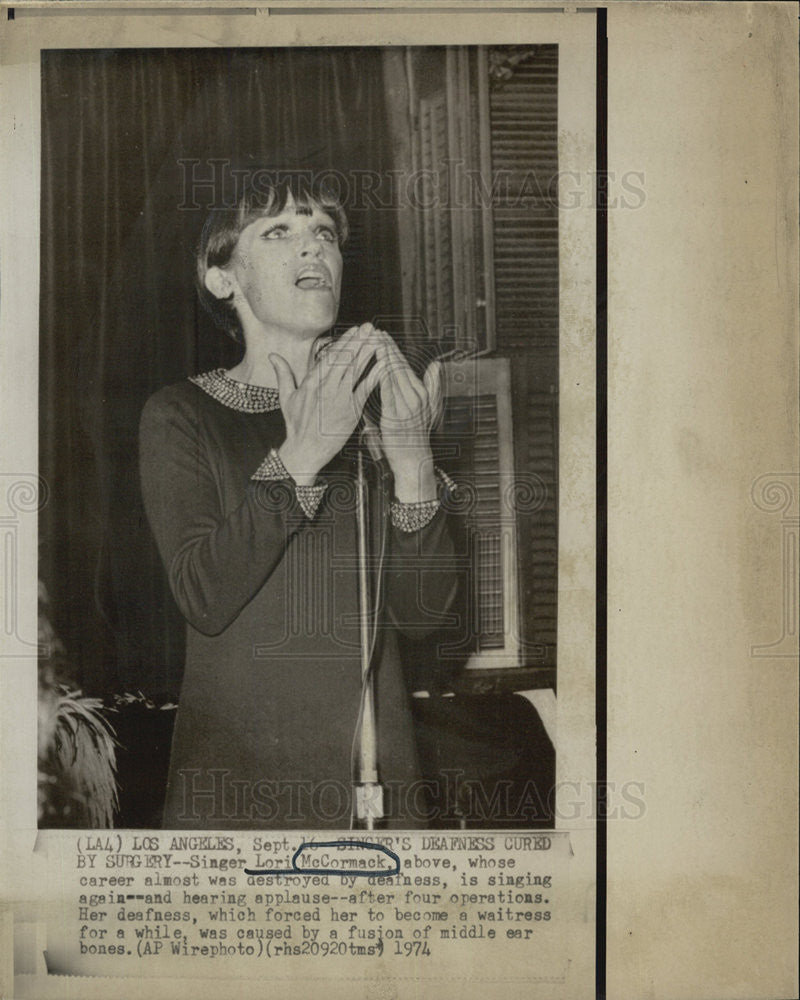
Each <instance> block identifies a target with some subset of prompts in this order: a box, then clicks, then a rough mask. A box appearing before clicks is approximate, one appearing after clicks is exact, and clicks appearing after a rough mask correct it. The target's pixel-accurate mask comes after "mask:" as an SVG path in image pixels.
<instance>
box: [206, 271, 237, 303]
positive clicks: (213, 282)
mask: <svg viewBox="0 0 800 1000" xmlns="http://www.w3.org/2000/svg"><path fill="white" fill-rule="evenodd" d="M204 281H205V286H206V288H207V289H208V290H209V292H211V294H212V295H213V296H214V297H215V298H217V299H229V298H231V296H232V295H233V283H232V282H231V278H230V275H229V274H228V273H227V272H226V271H223V270H222V268H221V267H210V268H209V269H208V270H207V271H206V276H205V278H204Z"/></svg>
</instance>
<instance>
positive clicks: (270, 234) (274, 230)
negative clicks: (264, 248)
mask: <svg viewBox="0 0 800 1000" xmlns="http://www.w3.org/2000/svg"><path fill="white" fill-rule="evenodd" d="M287 231H288V227H287V226H270V228H269V229H268V230H267V231H266V232H265V233H263V238H264V239H265V240H279V239H280V238H281V237H282V236H285V235H286V233H287Z"/></svg>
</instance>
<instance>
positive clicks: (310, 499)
mask: <svg viewBox="0 0 800 1000" xmlns="http://www.w3.org/2000/svg"><path fill="white" fill-rule="evenodd" d="M250 478H251V479H256V480H273V481H274V480H276V479H292V477H291V476H290V475H289V473H288V471H287V469H286V466H285V465H284V464H283V462H282V461H281V456H280V455H279V454H278V453H277V451H276V450H275V449H274V448H272V449H271V451H270V452H269V454H268V455H267V457H266V458H265V459H264V461H263V462H262V463H261V465H259V467H258V468H257V469H256V471H255V472H254V473H253V475H252V476H251V477H250ZM292 482H294V480H292ZM294 492H295V495H296V496H297V502H298V503H299V504H300V506H301V507H302V508H303V513H304V514H305V515H306V517H307V518H308V519H309V520H311V519H312V518H313V517H314V515H315V514H316V513H317V510H318V509H319V505H320V503H321V501H322V497H323V494H324V493H325V485H324V484H323V485H321V486H298V485H297V483H294Z"/></svg>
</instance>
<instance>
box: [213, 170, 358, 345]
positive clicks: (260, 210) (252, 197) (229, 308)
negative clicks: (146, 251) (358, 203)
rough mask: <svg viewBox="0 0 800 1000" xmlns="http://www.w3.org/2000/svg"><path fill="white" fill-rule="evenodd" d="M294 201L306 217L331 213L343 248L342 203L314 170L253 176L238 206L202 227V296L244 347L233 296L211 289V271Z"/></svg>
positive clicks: (222, 209)
mask: <svg viewBox="0 0 800 1000" xmlns="http://www.w3.org/2000/svg"><path fill="white" fill-rule="evenodd" d="M328 173H330V171H328ZM289 195H291V196H292V198H293V200H294V203H295V205H296V206H297V208H298V209H299V210H300V211H301V212H304V211H308V212H310V211H311V210H312V209H313V208H319V209H321V210H322V211H323V212H327V214H328V215H329V216H330V217H331V219H332V220H333V222H334V225H335V227H336V235H337V237H338V240H339V244H340V245H341V244H343V243H344V242H345V240H346V239H347V234H348V231H349V230H348V224H347V216H346V215H345V212H344V208H343V207H342V204H341V201H340V200H339V198H338V196H337V194H336V192H335V191H333V190H332V188H330V187H329V186H327V185H326V184H325V180H324V174H323V175H319V179H317V177H315V175H314V173H313V172H312V171H310V170H305V171H290V172H289V171H287V172H283V171H281V172H279V173H278V172H276V171H268V170H254V171H252V172H251V173H250V174H249V176H248V177H247V179H246V181H245V184H244V186H243V189H242V194H241V196H240V197H239V199H238V201H237V202H236V203H235V204H234V205H226V206H222V207H217V208H213V209H212V210H211V211H210V212H209V214H208V218H207V219H206V221H205V225H204V226H203V231H202V233H201V235H200V243H199V245H198V247H197V255H196V262H197V272H196V282H197V292H198V295H199V296H200V301H201V302H202V303H203V306H204V307H205V309H206V310H207V311H208V312H209V313H210V315H211V317H212V319H213V320H214V322H215V323H216V324H217V326H219V327H221V328H222V329H223V330H224V331H225V332H226V333H228V334H229V335H230V336H231V337H233V339H234V340H235V341H237V343H240V344H242V343H244V331H243V330H242V323H241V320H240V319H239V315H238V313H237V312H236V308H235V306H234V304H233V293H231V295H230V296H229V297H228V298H224V299H218V298H217V297H216V295H214V294H212V293H211V292H210V291H209V290H208V289H207V288H206V283H205V278H206V274H207V273H208V270H209V268H212V267H226V266H227V265H228V264H229V263H230V260H231V257H232V255H233V251H234V249H235V248H236V244H237V242H238V240H239V236H240V234H241V232H242V230H244V229H246V228H247V226H249V225H250V223H251V222H254V221H255V220H256V219H259V218H262V217H265V216H266V217H270V216H275V215H280V213H281V212H282V211H283V210H284V208H286V203H287V201H288V200H289Z"/></svg>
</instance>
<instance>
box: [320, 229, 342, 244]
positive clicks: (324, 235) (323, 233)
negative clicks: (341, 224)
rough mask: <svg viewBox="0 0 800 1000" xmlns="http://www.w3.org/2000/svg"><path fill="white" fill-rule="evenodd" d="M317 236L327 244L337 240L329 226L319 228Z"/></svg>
mask: <svg viewBox="0 0 800 1000" xmlns="http://www.w3.org/2000/svg"><path fill="white" fill-rule="evenodd" d="M317 236H319V237H320V238H321V239H323V240H325V241H326V242H327V243H335V242H336V240H337V236H336V232H335V231H334V230H333V229H331V227H330V226H320V228H319V229H318V230H317Z"/></svg>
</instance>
